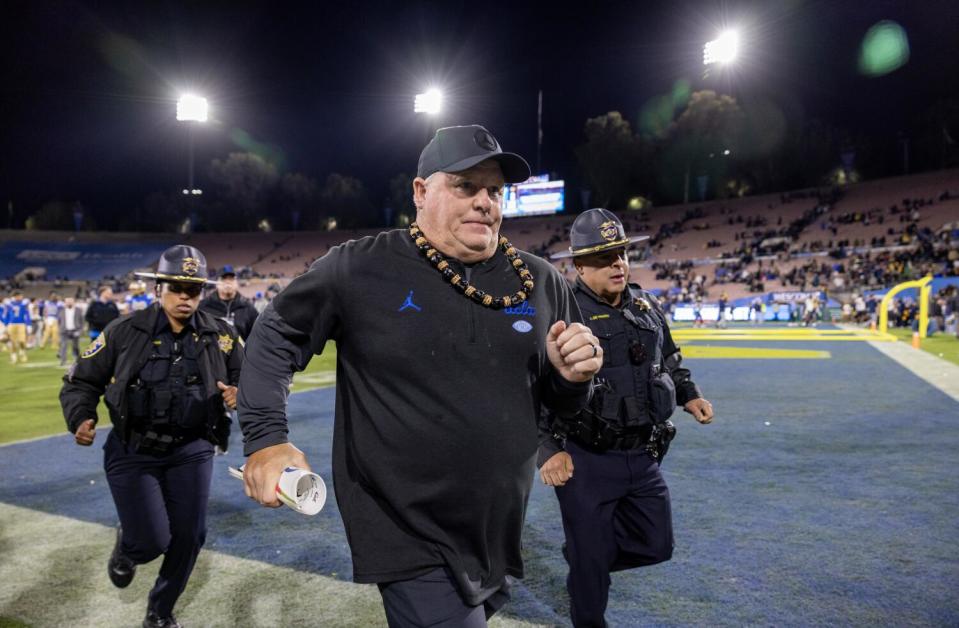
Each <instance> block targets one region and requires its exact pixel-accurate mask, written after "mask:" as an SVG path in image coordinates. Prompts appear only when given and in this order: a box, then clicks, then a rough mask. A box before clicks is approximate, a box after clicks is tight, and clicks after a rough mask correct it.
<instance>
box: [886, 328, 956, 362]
mask: <svg viewBox="0 0 959 628" xmlns="http://www.w3.org/2000/svg"><path fill="white" fill-rule="evenodd" d="M889 333H890V334H892V335H893V336H895V337H896V338H898V339H899V340H901V341H903V342H912V330H911V329H909V328H906V327H892V328H890V329H889ZM920 346H921V347H922V350H923V351H928V352H929V353H931V354H933V355H935V356H939V357H940V358H942V359H943V360H949V361H950V362H952V363H953V364H959V338H956V337H955V336H954V335H953V334H933V335H932V336H929V337H928V338H923V340H922V344H921V345H920Z"/></svg>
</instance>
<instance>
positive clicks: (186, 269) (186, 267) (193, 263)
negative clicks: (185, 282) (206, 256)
mask: <svg viewBox="0 0 959 628" xmlns="http://www.w3.org/2000/svg"><path fill="white" fill-rule="evenodd" d="M198 270H200V260H198V259H197V258H195V257H184V258H183V273H184V274H186V275H195V274H196V273H197V271H198Z"/></svg>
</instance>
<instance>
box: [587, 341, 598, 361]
mask: <svg viewBox="0 0 959 628" xmlns="http://www.w3.org/2000/svg"><path fill="white" fill-rule="evenodd" d="M589 346H591V347H592V348H593V356H592V357H594V358H595V357H596V356H597V355H598V354H599V348H598V347H597V346H596V345H594V344H590V345H589Z"/></svg>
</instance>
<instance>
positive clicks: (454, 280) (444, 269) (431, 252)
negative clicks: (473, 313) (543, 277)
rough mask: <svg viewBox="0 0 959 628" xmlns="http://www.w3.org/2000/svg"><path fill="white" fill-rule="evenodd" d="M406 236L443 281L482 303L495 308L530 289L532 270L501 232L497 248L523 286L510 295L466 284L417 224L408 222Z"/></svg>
mask: <svg viewBox="0 0 959 628" xmlns="http://www.w3.org/2000/svg"><path fill="white" fill-rule="evenodd" d="M410 237H411V238H413V242H414V243H416V248H418V249H419V250H420V252H421V253H423V256H424V257H426V259H427V260H429V262H430V263H431V264H432V265H433V266H434V267H435V268H436V270H438V271H440V274H441V275H443V277H444V278H445V279H446V280H447V281H449V282H450V283H451V284H453V286H454V287H455V288H456V289H457V290H459V291H460V292H462V293H463V295H464V296H467V297H469V298H470V299H472V300H473V301H475V302H476V303H479V304H480V305H482V306H485V307H488V308H490V309H493V310H499V309H502V308H504V307H510V306H514V305H519V304H520V303H522V302H523V301H525V300H526V299H528V298H529V295H531V294H532V293H533V285H534V284H533V274H532V273H531V272H529V268H527V267H526V262H524V261H523V260H522V258H520V256H519V253H518V252H517V251H516V249H515V248H513V245H512V244H510V243H509V240H507V239H506V238H505V237H503V236H500V239H499V245H500V248H501V249H503V253H504V254H505V255H506V259H507V260H509V263H510V266H512V267H513V270H515V271H516V274H517V275H519V278H520V281H522V282H523V288H524V289H523V290H517V291H516V293H515V294H513V295H512V296H506V297H494V296H493V295H491V294H486V293H485V292H483V291H482V290H480V289H478V288H476V287H475V286H472V285H470V282H468V281H466V279H465V278H464V277H463V276H462V275H460V274H459V273H458V272H456V271H455V270H453V267H452V266H450V263H449V262H447V261H446V258H444V257H443V254H442V253H440V252H439V251H437V250H436V249H435V248H434V247H433V245H432V244H430V241H429V240H427V239H426V236H424V235H423V232H422V231H420V228H419V227H418V226H417V225H416V223H415V222H414V223H411V224H410Z"/></svg>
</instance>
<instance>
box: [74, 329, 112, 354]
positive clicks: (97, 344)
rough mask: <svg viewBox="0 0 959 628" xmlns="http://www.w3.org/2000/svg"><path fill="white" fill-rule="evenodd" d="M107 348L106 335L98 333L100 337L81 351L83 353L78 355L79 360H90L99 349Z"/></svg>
mask: <svg viewBox="0 0 959 628" xmlns="http://www.w3.org/2000/svg"><path fill="white" fill-rule="evenodd" d="M105 346H107V335H106V334H105V333H103V332H100V335H99V336H97V337H96V340H94V341H93V342H91V343H90V346H89V347H87V348H86V349H84V350H83V353H81V354H80V357H81V358H92V357H93V356H95V355H96V354H97V352H98V351H100V349H102V348H103V347H105Z"/></svg>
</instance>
